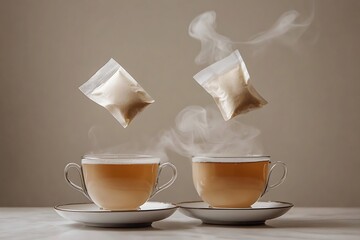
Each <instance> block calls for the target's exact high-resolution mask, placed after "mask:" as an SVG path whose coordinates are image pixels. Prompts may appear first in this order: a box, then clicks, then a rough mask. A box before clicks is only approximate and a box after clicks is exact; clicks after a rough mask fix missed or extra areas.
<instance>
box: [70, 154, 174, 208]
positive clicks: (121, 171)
mask: <svg viewBox="0 0 360 240" xmlns="http://www.w3.org/2000/svg"><path fill="white" fill-rule="evenodd" d="M165 167H170V168H171V169H172V177H171V179H170V180H169V181H168V182H167V183H165V184H164V185H162V186H160V187H159V186H158V180H159V175H160V173H161V171H162V169H163V168H165ZM70 168H75V169H76V170H77V171H78V173H79V174H80V176H81V186H78V185H76V184H74V183H73V182H72V181H71V180H70V179H69V176H68V174H69V169H70ZM64 174H65V179H66V181H67V182H68V183H69V184H70V186H71V187H73V188H74V189H76V190H78V191H80V192H81V193H83V194H84V195H85V196H86V197H87V198H88V199H90V200H91V201H93V202H94V203H95V204H96V205H98V206H99V207H101V208H103V209H107V210H129V209H137V208H138V207H139V206H141V205H142V204H144V203H145V202H146V201H147V200H148V199H149V198H151V197H152V196H154V195H155V194H157V193H159V192H160V191H162V190H164V189H166V188H168V187H169V186H170V185H171V184H172V183H173V182H174V181H175V179H176V176H177V171H176V167H175V166H174V165H173V164H171V163H169V162H166V163H162V164H160V158H157V157H152V156H144V155H114V154H96V155H85V156H84V157H83V158H82V160H81V167H80V166H79V165H78V164H76V163H69V164H68V165H66V167H65V170H64Z"/></svg>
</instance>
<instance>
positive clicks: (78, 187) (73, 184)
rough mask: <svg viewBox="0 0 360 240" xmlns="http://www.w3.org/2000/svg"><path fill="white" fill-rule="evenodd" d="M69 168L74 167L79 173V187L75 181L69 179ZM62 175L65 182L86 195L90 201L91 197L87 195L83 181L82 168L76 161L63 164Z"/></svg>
mask: <svg viewBox="0 0 360 240" xmlns="http://www.w3.org/2000/svg"><path fill="white" fill-rule="evenodd" d="M71 168H75V169H76V171H77V172H78V173H79V175H80V183H81V187H80V186H78V185H76V184H75V183H73V182H72V181H71V180H70V179H69V170H70V169H71ZM64 177H65V180H66V181H67V183H68V184H69V185H70V186H71V187H72V188H74V189H75V190H77V191H79V192H81V193H82V194H83V195H84V196H85V197H87V198H88V199H89V200H90V201H92V200H91V198H90V196H89V194H88V193H87V189H86V186H85V181H84V176H83V172H82V169H81V167H80V166H79V165H77V164H76V163H69V164H67V165H66V166H65V169H64Z"/></svg>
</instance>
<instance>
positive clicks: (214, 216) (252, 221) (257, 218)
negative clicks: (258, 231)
mask: <svg viewBox="0 0 360 240" xmlns="http://www.w3.org/2000/svg"><path fill="white" fill-rule="evenodd" d="M177 206H178V207H180V208H179V210H180V212H181V213H183V214H185V215H186V216H188V217H192V218H196V219H200V220H201V221H202V222H203V223H207V224H220V225H259V224H264V223H265V221H266V220H269V219H273V218H277V217H280V216H281V215H283V214H285V213H286V212H287V211H289V210H290V208H292V207H293V206H294V205H293V204H292V203H287V202H277V201H275V202H256V203H254V204H253V205H252V206H251V207H250V208H212V207H210V206H209V205H208V204H207V203H205V202H182V203H178V204H177Z"/></svg>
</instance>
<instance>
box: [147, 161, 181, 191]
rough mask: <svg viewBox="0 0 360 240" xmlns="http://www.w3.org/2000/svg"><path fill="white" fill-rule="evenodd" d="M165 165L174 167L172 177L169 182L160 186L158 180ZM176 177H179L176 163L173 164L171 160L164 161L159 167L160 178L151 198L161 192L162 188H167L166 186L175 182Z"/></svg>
mask: <svg viewBox="0 0 360 240" xmlns="http://www.w3.org/2000/svg"><path fill="white" fill-rule="evenodd" d="M165 167H170V168H171V169H172V177H171V179H170V180H169V181H168V182H167V183H165V184H164V185H162V186H160V187H158V182H159V177H160V174H161V171H162V170H163V169H164V168H165ZM176 177H177V170H176V167H175V166H174V164H172V163H170V162H166V163H162V164H161V165H160V167H159V174H158V179H157V181H156V185H155V189H154V191H153V192H152V194H151V195H150V198H152V197H153V196H155V195H156V194H157V193H159V192H161V191H162V190H165V189H166V188H168V187H170V185H171V184H173V183H174V182H175V180H176Z"/></svg>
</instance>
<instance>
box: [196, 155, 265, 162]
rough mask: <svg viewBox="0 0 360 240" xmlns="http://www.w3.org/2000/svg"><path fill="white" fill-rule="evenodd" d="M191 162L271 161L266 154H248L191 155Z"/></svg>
mask: <svg viewBox="0 0 360 240" xmlns="http://www.w3.org/2000/svg"><path fill="white" fill-rule="evenodd" d="M192 162H221V163H224V162H225V163H226V162H228V163H239V162H271V160H270V156H267V155H249V156H193V157H192Z"/></svg>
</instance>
